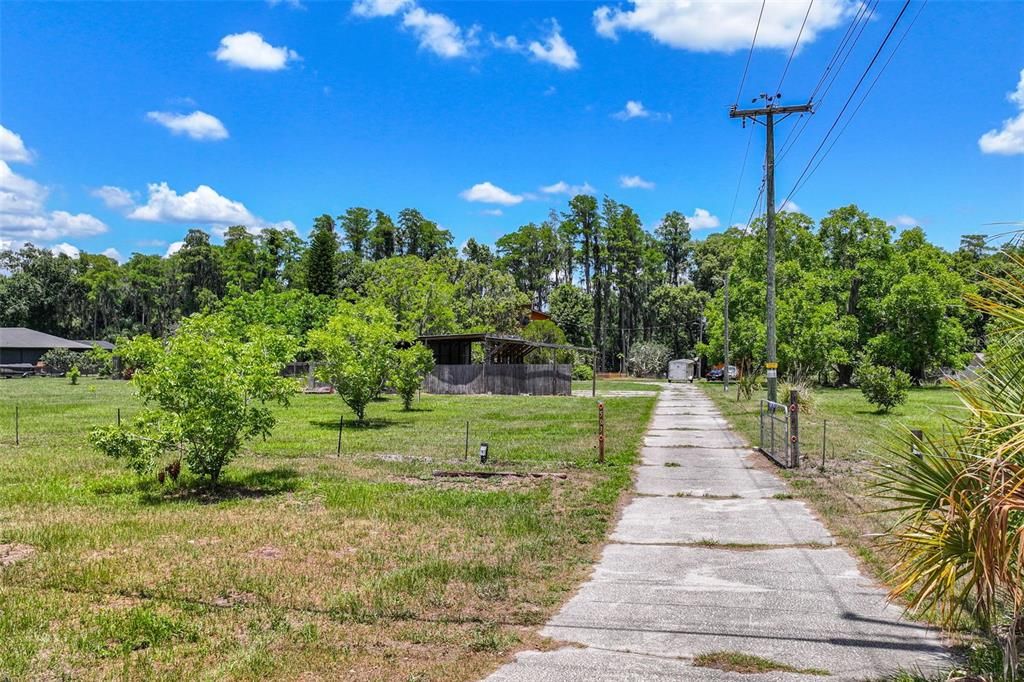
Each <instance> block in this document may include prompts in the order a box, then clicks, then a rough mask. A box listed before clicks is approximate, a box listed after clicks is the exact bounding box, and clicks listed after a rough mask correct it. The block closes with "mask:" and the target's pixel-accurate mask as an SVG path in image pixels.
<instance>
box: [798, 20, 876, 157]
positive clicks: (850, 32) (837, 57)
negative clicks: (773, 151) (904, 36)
mask: <svg viewBox="0 0 1024 682" xmlns="http://www.w3.org/2000/svg"><path fill="white" fill-rule="evenodd" d="M877 6H878V0H874V2H873V4H872V3H871V2H868V3H861V5H860V8H859V10H858V12H857V14H855V15H854V17H853V20H852V21H851V22H850V25H849V26H848V27H847V28H846V33H845V34H844V35H843V39H842V40H841V41H840V42H839V44H838V45H836V49H835V50H834V51H833V52H832V56H831V57H830V58H829V60H828V62H826V64H825V68H824V70H823V71H822V74H821V78H819V79H818V83H817V85H815V86H814V90H813V91H811V96H810V98H809V100H810V101H812V102H813V101H815V100H814V98H815V96H816V95H817V94H818V91H819V90H820V89H821V86H822V85H823V84H824V83H825V81H826V80H828V86H827V87H826V88H825V92H823V93H822V96H821V99H819V100H817V101H816V102H815V103H816V104H817V105H818V108H819V110H820V107H821V104H822V103H823V102H824V101H825V97H826V95H828V93H829V91H830V90H831V89H832V85H833V84H834V83H835V82H836V80H837V79H838V78H839V74H840V73H841V72H842V70H843V67H844V66H845V65H846V61H847V60H848V59H849V58H850V55H851V54H853V51H854V49H855V48H856V47H857V43H858V42H860V39H861V36H863V35H864V29H865V28H866V27H867V24H868V19H869V18H870V17H871V15H872V13H873V12H874V8H875V7H877ZM869 7H870V8H871V9H869ZM858 26H859V30H858ZM851 38H852V42H851ZM833 69H835V70H834V72H833ZM829 74H831V76H832V77H831V79H829ZM800 118H801V119H803V118H804V117H803V116H802V115H801V117H800ZM810 122H811V120H810V118H807V119H805V120H803V121H799V120H798V121H797V123H796V125H794V126H793V127H792V128H790V129H789V133H788V134H787V135H786V139H785V140H783V142H782V147H781V150H780V151H779V159H778V160H779V161H782V160H783V159H784V158H786V156H787V155H788V154H789V152H791V151H792V150H793V147H795V146H796V143H797V140H799V139H800V136H801V135H803V134H804V131H806V130H807V126H808V125H809V124H810Z"/></svg>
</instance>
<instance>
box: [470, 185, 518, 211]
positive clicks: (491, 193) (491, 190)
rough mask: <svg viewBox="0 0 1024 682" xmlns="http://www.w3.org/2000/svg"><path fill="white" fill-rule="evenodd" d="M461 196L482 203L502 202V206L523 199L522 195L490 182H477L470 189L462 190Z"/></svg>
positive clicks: (514, 203) (510, 204)
mask: <svg viewBox="0 0 1024 682" xmlns="http://www.w3.org/2000/svg"><path fill="white" fill-rule="evenodd" d="M459 196H460V197H462V198H463V199H465V200H466V201H476V202H479V203H481V204H501V205H502V206H514V205H516V204H519V203H522V201H523V197H522V195H519V194H512V193H511V192H507V191H505V190H503V189H502V188H500V187H498V186H497V185H494V184H492V183H490V182H480V183H477V184H475V185H473V186H472V187H470V188H469V189H467V190H463V191H462V192H460V193H459Z"/></svg>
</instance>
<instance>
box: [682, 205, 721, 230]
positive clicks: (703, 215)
mask: <svg viewBox="0 0 1024 682" xmlns="http://www.w3.org/2000/svg"><path fill="white" fill-rule="evenodd" d="M686 222H688V223H689V224H690V229H692V230H711V229H714V228H716V227H718V226H719V225H720V224H721V222H720V221H719V220H718V216H714V215H711V211H709V210H707V209H706V208H698V209H694V211H693V215H688V216H686Z"/></svg>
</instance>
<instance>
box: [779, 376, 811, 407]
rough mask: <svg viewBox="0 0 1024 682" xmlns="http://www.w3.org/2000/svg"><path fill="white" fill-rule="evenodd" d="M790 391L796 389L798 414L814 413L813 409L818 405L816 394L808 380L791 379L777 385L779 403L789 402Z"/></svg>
mask: <svg viewBox="0 0 1024 682" xmlns="http://www.w3.org/2000/svg"><path fill="white" fill-rule="evenodd" d="M790 391H796V393H797V404H798V405H799V406H800V414H806V415H811V414H814V409H815V408H816V407H817V405H818V394H817V393H815V392H814V388H813V387H812V386H811V384H810V382H809V381H804V380H793V381H786V382H783V383H782V384H781V385H780V386H779V402H780V403H789V393H790Z"/></svg>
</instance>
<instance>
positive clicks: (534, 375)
mask: <svg viewBox="0 0 1024 682" xmlns="http://www.w3.org/2000/svg"><path fill="white" fill-rule="evenodd" d="M423 390H424V391H426V392H427V393H439V394H456V395H465V394H479V393H498V394H502V395H520V394H523V393H529V394H531V395H570V394H571V393H572V365H551V364H544V365H541V364H536V365H529V364H521V365H519V364H510V365H483V364H475V365H435V366H434V369H433V371H431V372H430V374H428V375H427V377H426V379H425V380H424V382H423Z"/></svg>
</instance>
